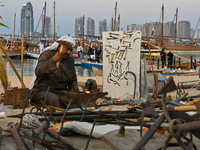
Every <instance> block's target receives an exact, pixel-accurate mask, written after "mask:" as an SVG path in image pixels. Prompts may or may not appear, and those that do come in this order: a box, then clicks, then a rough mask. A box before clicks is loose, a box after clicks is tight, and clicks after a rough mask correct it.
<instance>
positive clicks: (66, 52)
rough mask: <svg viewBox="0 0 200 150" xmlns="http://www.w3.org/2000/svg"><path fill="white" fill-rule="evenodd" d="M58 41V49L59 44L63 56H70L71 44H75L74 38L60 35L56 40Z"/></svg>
mask: <svg viewBox="0 0 200 150" xmlns="http://www.w3.org/2000/svg"><path fill="white" fill-rule="evenodd" d="M56 42H57V43H59V46H58V50H59V51H60V49H61V45H63V58H64V59H66V58H67V57H69V56H70V54H71V51H72V50H73V46H74V45H75V44H76V42H75V40H74V38H72V37H71V36H62V37H61V38H59V39H58V40H57V41H56Z"/></svg>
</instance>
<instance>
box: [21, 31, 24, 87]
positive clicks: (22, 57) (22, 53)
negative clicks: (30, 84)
mask: <svg viewBox="0 0 200 150" xmlns="http://www.w3.org/2000/svg"><path fill="white" fill-rule="evenodd" d="M23 61H24V32H23V33H22V48H21V88H23Z"/></svg>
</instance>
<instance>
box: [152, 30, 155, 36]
mask: <svg viewBox="0 0 200 150" xmlns="http://www.w3.org/2000/svg"><path fill="white" fill-rule="evenodd" d="M154 32H155V30H154V28H152V32H151V36H153V34H154Z"/></svg>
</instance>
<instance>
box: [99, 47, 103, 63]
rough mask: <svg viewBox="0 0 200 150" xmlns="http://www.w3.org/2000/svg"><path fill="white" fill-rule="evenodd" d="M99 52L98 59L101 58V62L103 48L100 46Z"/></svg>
mask: <svg viewBox="0 0 200 150" xmlns="http://www.w3.org/2000/svg"><path fill="white" fill-rule="evenodd" d="M99 51H100V58H101V60H103V47H102V46H100V49H99Z"/></svg>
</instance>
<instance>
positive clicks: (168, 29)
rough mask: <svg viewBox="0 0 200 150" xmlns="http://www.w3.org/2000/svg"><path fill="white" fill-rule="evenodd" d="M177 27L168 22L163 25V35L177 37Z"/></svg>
mask: <svg viewBox="0 0 200 150" xmlns="http://www.w3.org/2000/svg"><path fill="white" fill-rule="evenodd" d="M175 27H176V24H175V23H173V22H169V21H168V22H167V23H165V24H164V25H163V35H164V36H170V37H175Z"/></svg>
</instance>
